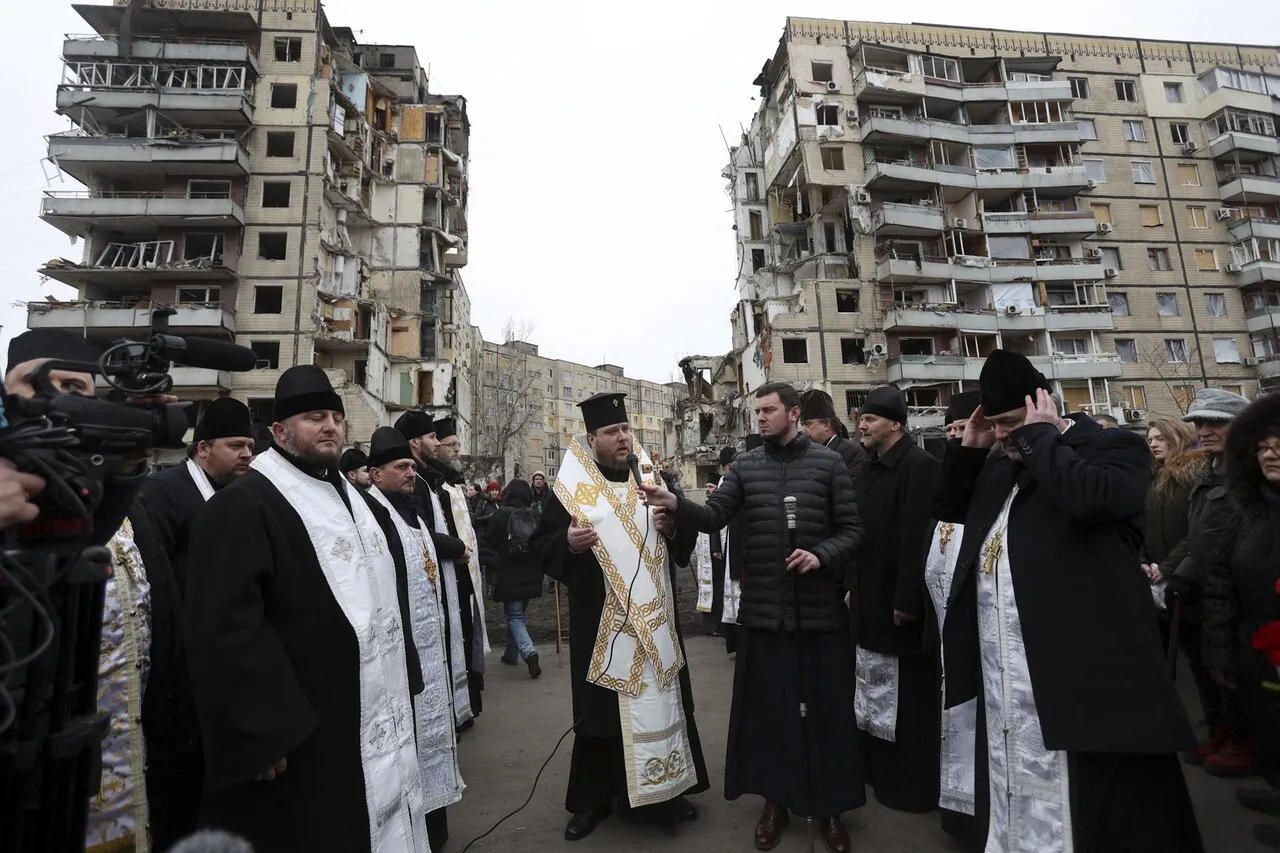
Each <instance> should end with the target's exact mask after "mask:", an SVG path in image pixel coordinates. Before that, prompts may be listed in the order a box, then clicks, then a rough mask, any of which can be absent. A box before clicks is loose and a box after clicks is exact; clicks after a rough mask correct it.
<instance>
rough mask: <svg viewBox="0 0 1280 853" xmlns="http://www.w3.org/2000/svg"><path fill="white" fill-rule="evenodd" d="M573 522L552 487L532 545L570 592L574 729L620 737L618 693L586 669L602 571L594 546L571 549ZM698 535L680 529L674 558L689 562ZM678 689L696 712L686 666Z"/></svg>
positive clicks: (600, 607) (617, 475)
mask: <svg viewBox="0 0 1280 853" xmlns="http://www.w3.org/2000/svg"><path fill="white" fill-rule="evenodd" d="M600 472H601V473H602V474H603V475H604V476H605V477H606V478H608V479H609V480H612V481H613V482H615V483H621V482H625V481H626V479H627V477H628V476H629V474H628V473H627V472H626V471H612V470H609V469H606V468H601V469H600ZM569 521H570V515H569V512H568V510H566V509H565V508H564V505H563V504H562V503H560V500H559V498H557V497H556V495H555V493H554V492H553V493H551V494H549V495H548V496H547V502H546V503H545V504H544V505H543V507H542V518H541V519H540V520H539V522H538V530H537V532H535V533H534V535H533V539H531V540H530V543H529V544H530V550H531V551H533V554H534V556H535V558H536V559H537V561H538V565H539V566H540V567H541V568H542V570H543V571H544V572H545V573H546V574H547V575H549V576H550V577H552V578H554V579H555V580H557V581H559V582H560V583H562V584H564V585H565V586H566V587H567V588H568V591H569V675H570V679H571V680H572V683H573V719H574V731H575V732H577V734H579V735H582V736H583V737H602V738H620V737H621V736H622V728H621V724H620V722H619V719H618V694H617V693H614V692H613V691H612V690H606V689H605V688H603V687H597V686H596V685H594V684H590V683H588V682H587V669H588V667H589V665H590V663H591V655H592V652H593V651H594V649H595V643H596V635H597V634H598V632H599V630H600V618H601V616H602V614H603V612H604V595H605V581H604V571H603V570H602V569H601V568H600V562H599V560H597V559H596V556H595V554H594V553H592V552H591V551H589V550H588V551H584V552H583V553H581V554H575V553H573V552H572V551H570V550H569V540H568V531H569ZM694 539H695V537H694V536H693V534H692V532H691V531H681V532H678V533H677V536H676V539H675V540H674V541H669V542H668V543H667V547H668V549H669V551H670V553H671V555H672V557H674V558H675V561H676V562H678V563H686V564H687V563H688V561H689V556H690V555H691V554H692V553H693V546H694ZM678 627H679V626H678V624H677V628H678ZM680 693H681V696H682V698H683V700H684V708H685V713H686V714H692V713H693V689H692V687H691V686H690V683H689V667H688V666H685V667H684V668H683V669H681V670H680Z"/></svg>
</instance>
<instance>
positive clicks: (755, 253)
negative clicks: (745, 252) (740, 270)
mask: <svg viewBox="0 0 1280 853" xmlns="http://www.w3.org/2000/svg"><path fill="white" fill-rule="evenodd" d="M763 268H764V249H752V250H751V271H752V272H760V270H761V269H763Z"/></svg>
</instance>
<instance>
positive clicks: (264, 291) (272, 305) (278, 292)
mask: <svg viewBox="0 0 1280 853" xmlns="http://www.w3.org/2000/svg"><path fill="white" fill-rule="evenodd" d="M283 311H284V287H283V286H282V285H276V284H260V285H258V286H257V287H255V288H254V289H253V313H255V314H279V313H281V312H283Z"/></svg>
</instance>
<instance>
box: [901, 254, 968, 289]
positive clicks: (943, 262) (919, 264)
mask: <svg viewBox="0 0 1280 853" xmlns="http://www.w3.org/2000/svg"><path fill="white" fill-rule="evenodd" d="M984 260H985V259H984ZM876 278H877V279H879V280H880V281H882V282H889V281H892V282H894V283H899V284H913V283H918V282H928V281H954V280H960V281H977V282H987V281H990V278H989V277H988V275H987V270H986V269H985V268H983V267H976V266H975V267H970V266H963V265H960V264H953V263H952V259H951V258H944V257H938V256H932V255H924V256H922V257H915V258H913V257H905V258H904V257H894V256H892V255H882V256H880V257H878V258H876Z"/></svg>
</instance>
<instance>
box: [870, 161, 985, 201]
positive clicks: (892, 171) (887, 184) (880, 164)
mask: <svg viewBox="0 0 1280 853" xmlns="http://www.w3.org/2000/svg"><path fill="white" fill-rule="evenodd" d="M864 180H865V181H866V186H867V189H875V190H877V191H883V192H915V193H918V192H922V191H924V190H927V189H929V188H931V187H938V186H940V187H942V188H943V193H944V195H945V196H946V198H947V200H948V201H958V200H959V199H961V198H963V197H964V196H965V195H967V194H969V193H971V192H973V190H974V189H975V188H976V187H977V185H978V183H977V177H976V172H974V170H973V169H969V168H966V167H963V166H942V167H938V168H935V167H933V166H931V165H930V164H929V163H927V162H924V161H921V160H872V161H870V162H869V163H867V169H866V175H865V177H864Z"/></svg>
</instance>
